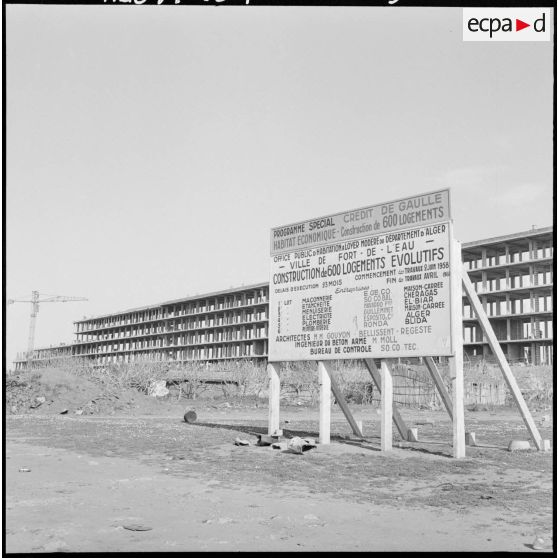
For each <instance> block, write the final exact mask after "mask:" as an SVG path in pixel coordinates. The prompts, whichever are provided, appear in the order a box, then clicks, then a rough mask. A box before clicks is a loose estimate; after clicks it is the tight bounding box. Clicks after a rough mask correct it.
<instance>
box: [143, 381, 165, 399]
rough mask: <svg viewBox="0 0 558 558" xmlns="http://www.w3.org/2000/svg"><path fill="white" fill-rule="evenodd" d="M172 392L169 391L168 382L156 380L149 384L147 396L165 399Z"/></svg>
mask: <svg viewBox="0 0 558 558" xmlns="http://www.w3.org/2000/svg"><path fill="white" fill-rule="evenodd" d="M169 393H170V391H169V390H168V389H167V381H166V380H154V381H152V382H151V384H149V388H148V390H147V395H150V396H151V397H165V396H166V395H168V394H169Z"/></svg>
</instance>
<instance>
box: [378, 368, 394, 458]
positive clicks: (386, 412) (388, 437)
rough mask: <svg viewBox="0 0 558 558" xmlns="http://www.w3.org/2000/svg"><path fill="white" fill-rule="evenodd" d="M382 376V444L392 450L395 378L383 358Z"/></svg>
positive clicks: (383, 447)
mask: <svg viewBox="0 0 558 558" xmlns="http://www.w3.org/2000/svg"><path fill="white" fill-rule="evenodd" d="M380 378H381V383H382V395H381V398H382V414H381V425H380V432H381V438H380V446H381V448H382V451H391V450H392V449H393V432H392V427H391V424H392V422H393V410H392V405H393V380H392V378H391V372H390V371H389V368H388V365H387V363H386V361H385V360H383V359H382V361H381V364H380Z"/></svg>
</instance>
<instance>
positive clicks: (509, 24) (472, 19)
mask: <svg viewBox="0 0 558 558" xmlns="http://www.w3.org/2000/svg"><path fill="white" fill-rule="evenodd" d="M551 27H552V18H551V15H550V8H463V40H464V41H549V40H550V28H551Z"/></svg>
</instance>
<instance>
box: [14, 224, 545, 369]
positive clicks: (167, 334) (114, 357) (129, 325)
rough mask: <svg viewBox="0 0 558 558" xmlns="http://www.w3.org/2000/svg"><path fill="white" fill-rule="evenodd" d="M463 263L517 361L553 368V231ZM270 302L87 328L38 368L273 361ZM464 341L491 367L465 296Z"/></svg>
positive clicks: (241, 292) (214, 305)
mask: <svg viewBox="0 0 558 558" xmlns="http://www.w3.org/2000/svg"><path fill="white" fill-rule="evenodd" d="M462 260H463V263H464V267H465V269H466V270H467V272H468V274H469V277H470V278H471V281H472V283H473V285H474V287H475V290H476V292H477V293H478V295H479V298H480V300H481V302H482V304H483V307H484V309H485V311H486V312H487V314H488V316H489V319H490V322H491V324H492V327H493V328H494V331H495V333H496V336H497V337H498V339H499V340H500V343H501V346H502V349H503V351H504V353H505V354H506V356H507V358H508V359H509V361H510V362H518V361H522V362H525V363H531V364H551V363H552V362H553V330H552V316H553V280H554V278H553V262H554V244H553V229H552V227H546V228H544V229H534V230H531V231H527V232H521V233H516V234H511V235H507V236H501V237H497V238H489V239H486V240H479V241H475V242H466V243H463V244H462ZM268 296H269V284H268V283H267V282H266V283H258V284H256V285H251V286H248V287H240V288H237V289H229V290H226V291H219V292H214V293H209V294H204V295H200V296H195V297H188V298H183V299H179V300H173V301H169V302H164V303H161V304H156V305H152V306H145V307H141V308H135V309H131V310H125V311H122V312H116V313H114V314H107V315H104V316H97V317H94V318H87V319H83V320H79V321H77V322H75V328H76V331H75V333H76V341H75V343H74V344H72V345H64V346H60V347H59V348H49V349H38V350H37V351H35V352H34V354H33V361H34V362H37V363H40V362H42V361H43V362H44V361H46V360H52V359H53V358H55V357H57V356H60V357H66V356H69V355H70V354H71V355H72V356H75V357H79V358H86V359H94V361H95V362H96V363H97V364H107V363H111V362H131V361H134V360H138V359H149V360H163V361H169V362H175V363H181V362H187V361H192V360H202V361H220V360H227V359H258V360H265V359H266V358H267V350H268V317H269V305H268ZM463 335H464V351H465V358H466V360H467V359H469V360H471V359H474V358H484V359H490V357H491V350H490V347H489V345H488V343H487V341H486V338H485V336H484V335H483V332H482V330H481V328H480V325H479V322H478V320H477V318H476V317H475V315H474V312H473V309H472V307H471V305H470V304H469V302H468V300H467V298H466V297H465V296H464V298H463ZM57 351H59V354H58V353H57ZM425 356H426V355H425ZM14 364H15V367H16V370H20V369H23V368H24V367H25V366H26V365H27V360H26V358H25V357H24V356H23V357H22V358H20V359H18V360H16V362H15V363H14Z"/></svg>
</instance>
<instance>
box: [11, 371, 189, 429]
mask: <svg viewBox="0 0 558 558" xmlns="http://www.w3.org/2000/svg"><path fill="white" fill-rule="evenodd" d="M162 387H163V386H161V385H160V384H159V385H157V388H156V390H155V391H156V392H157V396H155V397H149V396H147V395H144V394H142V393H140V392H138V391H137V390H135V389H133V388H120V389H117V388H115V387H110V386H108V385H105V384H103V383H100V382H98V381H93V380H90V379H89V378H87V377H85V376H83V375H79V374H74V373H72V372H70V371H68V370H64V369H60V368H45V369H41V370H34V371H30V372H22V373H20V374H19V375H16V376H9V377H7V378H6V380H5V394H6V409H7V412H8V413H9V414H28V413H37V414H64V415H74V416H75V415H77V416H83V415H97V414H101V415H113V414H115V413H118V414H131V413H136V412H137V413H140V414H142V413H150V412H155V411H156V410H157V409H158V408H159V407H160V404H161V403H162V401H163V400H164V399H161V398H160V394H161V393H162V389H161V388H162ZM165 389H166V388H165ZM167 391H168V390H167ZM194 420H195V419H194Z"/></svg>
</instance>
